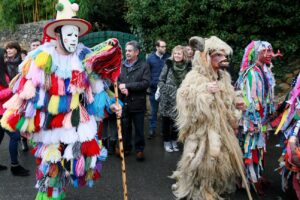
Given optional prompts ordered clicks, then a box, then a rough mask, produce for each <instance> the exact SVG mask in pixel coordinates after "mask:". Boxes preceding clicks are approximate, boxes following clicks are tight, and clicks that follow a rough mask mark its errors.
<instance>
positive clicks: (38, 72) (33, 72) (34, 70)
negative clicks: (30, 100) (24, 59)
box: [26, 62, 45, 87]
mask: <svg viewBox="0 0 300 200" xmlns="http://www.w3.org/2000/svg"><path fill="white" fill-rule="evenodd" d="M26 79H28V80H32V82H33V84H34V86H36V87H37V86H40V85H44V84H45V72H44V71H43V70H42V69H40V68H38V67H37V66H36V65H35V64H34V62H33V63H32V64H31V66H30V69H29V72H28V73H27V75H26Z"/></svg>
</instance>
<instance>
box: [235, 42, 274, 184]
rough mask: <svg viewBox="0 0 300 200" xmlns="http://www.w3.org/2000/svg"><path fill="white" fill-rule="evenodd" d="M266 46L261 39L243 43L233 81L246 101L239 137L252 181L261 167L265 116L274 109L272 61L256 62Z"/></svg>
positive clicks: (265, 125)
mask: <svg viewBox="0 0 300 200" xmlns="http://www.w3.org/2000/svg"><path fill="white" fill-rule="evenodd" d="M267 48H270V49H271V48H272V47H271V44H270V43H268V42H264V41H252V42H251V43H250V44H249V45H248V46H247V47H246V49H245V54H244V57H243V61H242V64H241V71H240V77H239V79H238V81H237V85H236V86H237V88H238V89H240V90H241V91H242V92H243V96H244V101H245V103H246V105H247V110H246V111H245V112H244V114H243V117H242V120H241V122H240V126H241V127H242V132H241V133H240V135H239V139H240V140H241V144H242V149H243V152H244V162H245V165H246V169H247V176H248V178H249V180H250V181H251V182H252V183H257V182H258V181H259V179H260V178H261V176H262V173H263V171H264V153H265V151H266V133H267V128H268V127H267V125H268V124H267V123H268V116H269V115H270V114H272V113H273V112H274V111H275V108H274V102H273V100H274V86H275V79H274V77H273V74H272V72H271V68H272V67H273V65H272V64H270V66H267V65H266V64H264V65H263V66H258V65H257V63H256V61H257V59H258V55H259V53H260V52H261V51H263V50H264V49H267Z"/></svg>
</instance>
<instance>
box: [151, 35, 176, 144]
mask: <svg viewBox="0 0 300 200" xmlns="http://www.w3.org/2000/svg"><path fill="white" fill-rule="evenodd" d="M155 47H156V51H155V52H153V53H151V54H150V55H149V56H148V58H147V63H148V65H149V66H150V72H151V81H150V98H149V99H150V105H151V116H150V121H149V122H150V125H149V137H148V139H151V138H152V137H154V136H155V131H156V127H157V111H158V101H156V100H155V92H156V90H157V84H158V80H159V75H160V72H161V70H162V68H163V66H164V64H165V60H166V59H167V58H168V57H169V56H170V55H169V54H168V53H166V47H167V46H166V42H165V41H163V40H157V41H156V43H155Z"/></svg>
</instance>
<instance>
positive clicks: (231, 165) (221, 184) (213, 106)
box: [172, 36, 242, 200]
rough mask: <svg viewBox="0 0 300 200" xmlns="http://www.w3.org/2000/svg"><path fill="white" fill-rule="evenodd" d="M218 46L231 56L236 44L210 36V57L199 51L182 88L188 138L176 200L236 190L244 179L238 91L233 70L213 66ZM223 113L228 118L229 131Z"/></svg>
mask: <svg viewBox="0 0 300 200" xmlns="http://www.w3.org/2000/svg"><path fill="white" fill-rule="evenodd" d="M214 51H216V52H218V51H225V53H226V54H227V55H228V54H230V53H231V52H232V49H231V48H230V47H229V46H228V45H227V44H226V43H225V42H223V41H222V40H220V39H219V38H217V37H215V36H212V37H211V38H209V39H206V40H205V50H204V53H203V54H204V55H205V58H204V59H205V60H206V61H205V60H203V58H202V57H201V56H200V52H199V51H196V53H195V57H194V60H193V68H192V70H191V71H190V72H189V73H188V74H187V75H186V77H185V79H184V80H183V82H182V83H181V86H180V87H179V89H178V91H177V97H176V108H177V111H178V117H177V125H178V129H179V140H180V141H182V142H184V151H183V154H182V157H181V159H180V161H179V162H178V164H177V169H176V171H174V173H173V175H172V178H173V179H175V180H176V183H175V184H173V186H172V190H173V194H174V195H175V196H176V198H177V199H182V198H186V199H187V200H190V199H192V200H216V199H222V197H221V196H220V195H221V194H223V193H226V192H234V191H235V189H236V184H238V183H239V178H240V173H239V172H238V167H237V165H238V164H237V160H236V159H235V157H234V155H233V153H232V152H233V151H232V149H233V148H234V149H235V150H236V152H237V154H238V159H239V163H242V152H241V150H240V147H239V144H238V140H237V138H236V136H235V134H234V128H235V127H237V121H238V119H239V117H240V115H241V114H240V113H239V112H238V111H237V110H236V108H235V100H236V97H237V96H236V94H235V92H234V89H233V86H232V85H231V77H230V75H229V74H228V73H227V72H226V71H224V70H219V71H218V73H217V72H215V71H213V69H212V66H211V61H210V55H209V53H210V52H214ZM206 62H207V63H206ZM213 81H216V82H217V83H218V85H219V87H220V89H221V92H219V94H216V95H219V97H220V99H221V101H222V102H223V104H224V106H225V107H226V108H225V109H224V110H223V111H222V113H220V111H219V109H218V104H219V103H220V101H219V100H217V99H216V96H215V95H214V94H212V93H210V92H209V91H208V90H207V86H208V84H209V83H211V82H213ZM221 118H223V119H224V120H225V121H226V125H225V126H226V129H227V130H228V132H229V135H228V136H227V134H225V131H224V126H223V125H221V124H222V123H221V121H222V120H221ZM225 140H226V141H228V143H229V144H231V145H230V146H228V145H227V144H228V143H227V142H226V141H225Z"/></svg>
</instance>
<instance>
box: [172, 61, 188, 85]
mask: <svg viewBox="0 0 300 200" xmlns="http://www.w3.org/2000/svg"><path fill="white" fill-rule="evenodd" d="M187 66H188V62H186V61H185V62H180V63H176V62H173V75H174V79H175V83H176V85H177V87H179V85H180V84H181V82H182V81H183V79H184V77H185V75H186V74H187V73H188V72H189V69H188V67H187Z"/></svg>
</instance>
